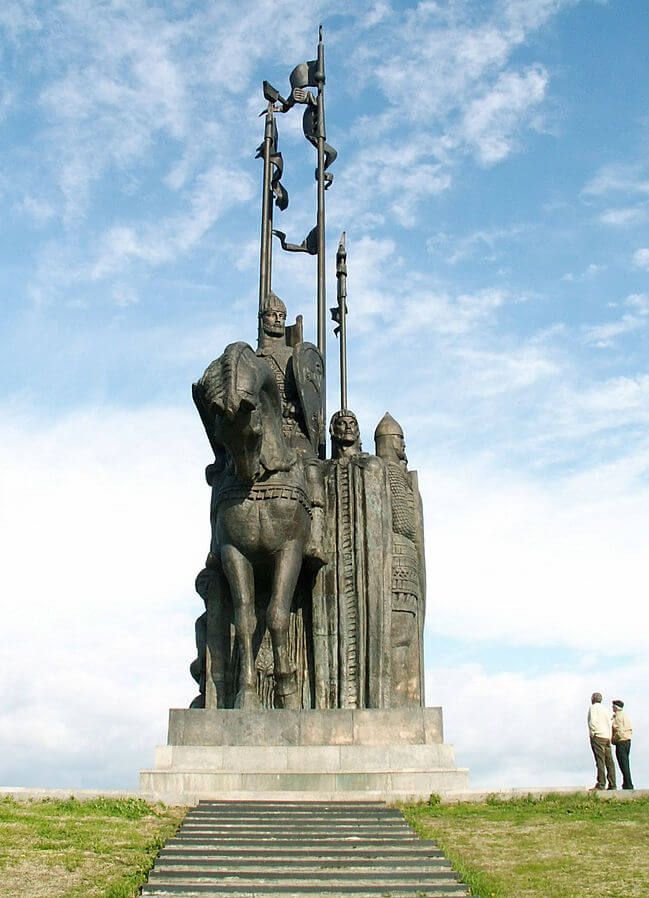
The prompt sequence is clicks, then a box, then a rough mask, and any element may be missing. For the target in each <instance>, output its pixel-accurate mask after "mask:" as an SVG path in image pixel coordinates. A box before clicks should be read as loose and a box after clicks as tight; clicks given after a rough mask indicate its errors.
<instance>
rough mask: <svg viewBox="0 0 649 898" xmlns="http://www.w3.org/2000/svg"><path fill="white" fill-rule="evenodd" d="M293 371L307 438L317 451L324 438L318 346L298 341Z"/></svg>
mask: <svg viewBox="0 0 649 898" xmlns="http://www.w3.org/2000/svg"><path fill="white" fill-rule="evenodd" d="M293 371H294V372H295V383H296V386H297V392H298V395H299V397H300V402H301V403H302V409H303V411H304V420H305V423H306V426H307V430H308V432H309V439H310V440H311V445H312V446H313V448H314V450H315V451H316V452H317V450H318V445H319V443H320V442H321V441H322V440H323V439H324V419H323V417H322V386H323V379H324V378H323V375H324V364H323V361H322V356H321V355H320V350H319V349H318V347H317V346H314V345H313V343H298V344H297V346H295V347H294V349H293Z"/></svg>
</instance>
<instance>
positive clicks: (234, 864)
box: [155, 855, 451, 873]
mask: <svg viewBox="0 0 649 898" xmlns="http://www.w3.org/2000/svg"><path fill="white" fill-rule="evenodd" d="M341 866H342V865H341V862H340V859H339V858H311V857H309V858H304V857H296V858H294V859H293V860H291V862H290V867H291V869H292V870H302V871H310V872H315V871H319V870H339V869H340V868H341ZM344 867H345V869H346V870H353V871H354V872H360V871H363V870H367V871H368V872H370V873H371V872H372V871H373V870H396V869H400V870H412V869H417V870H424V869H426V870H433V871H435V870H437V871H440V872H441V871H443V870H450V868H451V862H450V861H447V860H446V859H445V858H430V857H429V858H426V857H420V858H412V859H407V858H401V859H400V860H399V859H395V858H391V857H388V858H347V859H346V860H345V862H344ZM286 868H287V862H286V860H278V859H277V858H275V860H273V861H271V860H269V859H268V858H257V859H251V858H238V859H235V858H232V857H229V858H221V859H220V860H219V859H217V858H176V857H167V856H162V855H160V856H159V857H158V860H157V861H156V862H155V870H156V871H157V872H160V871H162V870H182V871H185V872H187V871H198V870H210V871H212V870H219V871H220V872H223V871H224V870H233V871H238V870H260V869H263V870H267V871H268V872H269V873H281V872H283V871H285V870H286Z"/></svg>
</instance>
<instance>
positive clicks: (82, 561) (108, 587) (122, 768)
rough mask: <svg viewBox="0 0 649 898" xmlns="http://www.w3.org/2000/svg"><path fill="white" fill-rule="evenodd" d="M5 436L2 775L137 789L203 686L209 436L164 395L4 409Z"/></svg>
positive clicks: (21, 781) (24, 781) (22, 781)
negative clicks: (175, 713)
mask: <svg viewBox="0 0 649 898" xmlns="http://www.w3.org/2000/svg"><path fill="white" fill-rule="evenodd" d="M2 437H3V439H2V446H3V448H2V471H3V474H2V481H3V484H2V491H3V508H2V517H1V518H0V524H1V527H0V529H1V531H2V540H3V545H4V547H5V553H6V554H5V555H4V559H5V560H4V563H3V566H2V567H3V570H2V580H3V587H2V592H3V595H4V596H5V597H6V598H7V601H6V602H5V604H4V608H3V633H4V640H5V643H4V645H5V647H4V650H3V653H2V662H1V663H2V673H3V675H2V677H0V682H1V683H2V686H1V687H0V690H1V695H0V709H1V710H0V741H2V743H3V745H4V749H3V761H2V767H3V775H2V777H0V778H1V779H3V780H4V782H5V783H6V782H7V778H9V779H10V780H11V781H12V782H13V783H15V784H18V785H47V786H56V785H61V786H67V785H69V786H73V785H77V786H78V785H85V786H94V787H97V786H102V785H103V786H114V787H122V788H133V787H135V786H136V783H137V780H136V777H137V772H138V768H139V767H143V766H148V765H149V764H150V762H151V760H152V750H153V746H154V744H155V743H156V742H160V741H161V739H162V737H163V735H164V729H165V725H166V714H167V709H168V707H169V706H170V705H172V706H173V705H181V706H183V705H185V706H186V705H187V704H188V703H189V701H190V700H191V698H192V697H193V695H194V694H195V690H194V684H193V681H192V680H191V678H190V677H189V674H188V669H187V665H188V663H189V662H190V661H191V660H192V657H193V655H192V652H193V620H194V619H195V617H197V616H198V614H200V613H201V602H200V599H199V598H198V596H196V595H195V594H194V591H193V579H194V576H195V574H196V573H197V571H198V570H199V569H200V567H201V565H202V561H203V556H204V554H205V552H206V550H207V548H208V542H209V525H208V502H209V497H208V489H207V487H206V486H205V483H204V480H203V477H202V468H203V465H204V464H205V463H206V462H207V461H209V447H208V444H207V441H206V440H204V439H203V437H202V434H201V432H200V426H199V423H198V422H197V420H195V416H193V415H192V414H191V410H190V409H189V408H187V410H186V411H185V412H183V413H178V412H176V411H175V410H173V409H167V408H164V407H162V408H150V409H146V410H143V411H139V412H132V413H128V412H119V411H116V410H114V409H110V408H108V409H107V408H101V409H91V410H88V411H87V412H81V413H77V414H74V415H71V416H69V417H68V418H67V419H62V420H60V421H59V422H58V423H57V424H54V425H50V426H45V427H36V426H33V425H30V424H26V423H23V422H22V421H21V420H20V419H16V418H12V417H11V416H7V415H5V418H4V423H3V433H2ZM26 659H31V660H30V661H27V660H26Z"/></svg>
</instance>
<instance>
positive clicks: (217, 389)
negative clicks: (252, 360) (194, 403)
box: [195, 342, 254, 415]
mask: <svg viewBox="0 0 649 898" xmlns="http://www.w3.org/2000/svg"><path fill="white" fill-rule="evenodd" d="M246 350H247V351H248V352H249V353H250V354H251V355H252V356H254V352H253V350H252V348H251V347H250V346H249V345H248V344H247V343H243V342H240V343H230V345H229V346H226V348H225V350H224V352H223V355H221V356H220V357H219V358H218V359H215V361H213V362H212V363H211V364H210V365H208V367H207V368H206V369H205V373H204V374H203V376H202V377H201V379H200V380H199V381H198V383H197V384H196V385H195V386H196V390H195V392H196V393H198V395H199V397H200V398H201V400H202V401H203V402H204V403H205V411H208V410H209V409H211V408H212V407H213V406H215V407H216V408H217V409H218V411H220V412H225V413H226V414H229V415H234V414H236V412H237V410H238V408H239V405H240V403H241V396H240V395H239V394H238V392H237V385H236V380H237V366H238V364H239V361H240V359H241V357H242V355H244V353H245V352H246Z"/></svg>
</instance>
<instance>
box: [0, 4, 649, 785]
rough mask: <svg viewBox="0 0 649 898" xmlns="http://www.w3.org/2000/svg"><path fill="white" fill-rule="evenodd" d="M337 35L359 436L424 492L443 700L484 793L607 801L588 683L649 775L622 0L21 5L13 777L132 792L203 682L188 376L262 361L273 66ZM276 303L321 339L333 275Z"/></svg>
mask: <svg viewBox="0 0 649 898" xmlns="http://www.w3.org/2000/svg"><path fill="white" fill-rule="evenodd" d="M320 21H322V22H323V25H324V30H325V43H326V58H327V75H328V84H327V124H328V139H329V141H330V142H331V143H332V144H333V145H334V146H335V147H336V148H337V149H338V151H339V157H338V159H337V160H336V162H335V163H334V166H333V167H332V171H333V173H334V175H335V180H334V183H333V185H332V187H331V189H330V190H329V191H328V194H327V199H328V255H329V261H328V277H329V287H328V289H329V296H330V297H331V298H332V299H333V296H334V289H335V285H334V264H333V263H334V254H335V246H336V243H337V238H338V235H339V233H340V231H341V230H343V229H345V230H346V232H347V247H348V264H349V278H348V288H349V300H348V304H349V308H350V318H349V355H350V358H349V368H350V379H349V397H350V404H351V406H352V407H353V408H354V409H355V410H356V412H357V414H358V417H359V420H360V424H361V430H362V433H363V438H364V444H365V448H366V449H369V448H371V445H372V434H373V430H374V427H375V425H376V423H377V421H378V420H379V418H380V417H381V416H382V414H383V412H384V411H385V410H386V408H387V409H389V410H390V412H391V413H392V414H393V415H394V416H395V417H396V418H397V419H398V420H400V421H401V423H402V424H403V426H404V429H405V431H406V439H407V443H408V453H409V457H410V460H411V465H412V466H413V467H415V468H417V469H418V470H419V472H420V481H421V487H422V493H423V496H424V503H425V513H426V525H427V532H426V538H427V558H428V582H429V594H428V625H427V627H428V634H427V643H428V648H429V652H428V660H427V683H428V687H427V689H428V691H427V699H428V703H429V704H439V703H442V704H443V705H444V711H445V719H446V731H447V738H448V739H449V741H451V742H453V743H454V744H455V745H456V750H457V756H458V761H459V762H460V763H461V764H464V765H467V766H469V767H471V769H472V782H473V783H474V784H475V785H476V786H479V785H486V786H489V787H490V788H491V787H494V786H497V785H498V784H500V785H502V786H504V787H506V786H512V785H570V784H575V785H577V784H582V785H590V784H591V778H592V772H591V769H590V768H591V759H590V757H589V750H588V746H587V743H586V741H585V736H584V716H585V712H586V707H587V700H588V696H589V695H590V693H591V692H592V691H593V690H594V689H598V690H600V691H602V692H603V693H604V696H605V700H607V701H608V700H610V699H612V698H615V697H623V698H624V699H626V700H627V703H628V708H629V713H630V716H631V717H632V719H633V720H634V722H635V723H636V728H637V731H638V732H637V738H636V740H635V742H634V753H635V757H636V762H635V763H636V766H637V769H638V775H637V776H636V779H637V780H638V781H639V783H640V784H641V783H642V774H641V770H642V767H643V765H644V769H646V768H647V765H648V764H649V740H647V737H646V733H647V731H649V717H648V716H647V711H646V701H645V697H644V696H645V692H646V686H647V681H648V679H649V678H648V674H649V669H648V665H647V661H646V657H647V637H646V632H647V630H648V629H649V615H648V613H647V602H646V599H647V576H646V567H647V565H646V559H647V537H648V535H649V479H648V474H649V438H648V436H647V433H648V427H647V426H648V424H649V367H648V363H647V358H648V353H647V343H648V340H647V335H648V333H649V286H648V284H647V277H648V273H649V154H648V147H649V115H648V113H647V107H646V84H647V76H648V72H647V57H646V47H647V45H648V43H649V17H648V16H647V14H646V8H645V7H644V4H642V3H640V2H631V0H609V2H608V3H606V2H597V0H581V2H579V0H488V2H487V0H485V2H468V0H440V2H437V3H435V2H422V3H419V4H416V3H405V2H402V3H400V2H393V3H389V2H387V0H385V2H383V0H376V2H370V0H368V2H363V0H361V2H354V3H351V2H335V0H334V2H328V3H326V4H325V3H317V2H311V3H307V4H306V5H305V6H304V7H301V8H300V11H299V13H298V12H297V11H296V9H295V7H294V5H292V4H289V3H288V2H273V3H271V2H263V0H251V2H249V3H247V4H246V5H245V7H240V6H234V5H227V6H226V5H224V4H206V3H186V2H183V3H179V2H178V3H175V2H169V3H155V4H154V3H150V2H149V3H144V2H129V3H121V2H116V0H115V2H109V0H107V2H103V3H101V4H99V3H96V2H90V0H75V2H72V0H60V2H48V3H44V2H41V3H39V2H27V0H24V2H18V0H16V2H6V3H4V4H3V6H2V10H0V28H2V30H3V39H2V48H3V49H2V51H1V55H0V65H1V69H0V117H1V118H2V132H3V141H2V145H1V150H0V151H1V153H2V159H1V165H0V202H1V203H2V207H3V214H2V216H1V217H0V232H1V234H2V240H1V242H0V252H1V253H2V265H0V295H1V297H2V304H1V309H2V319H3V328H2V338H1V339H2V352H1V353H0V390H1V392H0V405H1V408H2V413H3V414H2V419H1V420H2V423H1V424H0V428H1V431H2V432H1V434H0V436H1V440H0V445H1V446H2V449H1V450H0V451H1V452H2V475H1V476H2V484H3V516H4V521H3V530H4V536H3V543H4V545H5V546H6V547H7V550H8V551H7V562H6V563H5V564H3V565H2V573H1V574H0V576H1V577H2V579H3V586H2V595H3V597H4V602H3V604H6V607H5V608H4V609H3V616H4V627H5V634H6V635H5V643H6V646H7V650H6V651H5V652H3V658H2V660H1V661H0V665H2V668H3V670H2V677H1V685H0V741H2V742H3V743H4V748H3V765H4V770H1V769H0V780H3V781H4V782H5V783H6V784H8V785H12V784H13V785H52V786H89V787H90V786H102V785H106V786H112V787H132V786H133V785H134V784H135V781H136V780H135V775H136V773H137V770H139V769H140V768H141V767H144V766H147V765H148V764H149V763H150V761H151V758H152V747H153V745H154V744H155V743H156V742H162V741H164V738H165V735H164V727H165V715H166V709H167V708H168V707H169V706H176V705H177V706H182V705H186V704H187V703H188V702H189V700H190V699H191V698H192V696H193V684H192V682H191V680H190V678H189V675H188V672H187V665H188V663H189V661H190V660H191V658H192V657H193V655H192V652H193V644H192V643H193V635H192V634H193V621H194V618H195V617H196V616H197V615H198V614H199V613H200V602H199V600H198V598H197V597H196V596H195V595H194V594H193V587H192V584H193V579H194V576H195V573H196V572H197V571H198V570H199V568H200V566H201V564H202V560H203V557H204V554H205V550H206V547H207V542H208V526H207V518H208V494H207V488H206V487H205V486H204V483H203V479H202V470H203V467H204V465H205V464H206V463H207V462H208V461H209V453H208V445H207V442H206V440H205V438H204V435H203V434H202V433H201V428H200V422H199V421H198V416H197V415H196V414H195V412H194V411H193V408H192V404H191V397H190V384H191V382H192V380H195V379H196V378H197V376H199V375H200V374H201V373H202V371H203V369H204V368H205V367H206V365H207V364H208V363H209V361H211V359H213V358H214V357H216V356H217V355H218V354H219V353H220V352H221V350H222V348H223V347H224V346H225V344H226V343H228V342H230V341H231V340H233V339H246V340H248V341H250V342H252V341H253V339H254V335H255V328H256V319H255V310H256V302H257V300H256V296H257V273H258V233H259V187H260V178H261V165H260V163H259V161H258V160H255V159H254V152H255V148H256V146H257V145H258V143H259V141H260V139H261V122H260V119H259V118H258V113H259V112H260V110H261V109H262V107H263V101H262V99H261V81H262V80H263V79H264V78H267V79H269V80H270V81H271V82H272V83H274V84H275V86H276V87H278V88H279V89H280V90H284V91H286V90H287V89H288V74H289V72H290V71H291V69H292V68H293V66H294V65H296V64H297V63H298V62H300V61H303V60H304V59H308V58H312V57H313V53H314V49H315V40H316V36H317V25H318V23H319V22H320ZM279 134H280V149H282V151H283V153H284V160H285V177H284V184H285V185H286V187H287V188H288V190H289V193H290V196H291V203H290V206H289V208H288V210H287V211H286V212H284V213H277V216H276V222H277V225H278V226H280V227H282V229H283V230H286V231H287V233H288V234H289V236H290V238H291V239H294V240H296V241H297V242H299V241H300V240H301V239H302V237H303V236H304V235H305V234H306V232H307V231H308V230H309V229H310V227H311V226H312V224H313V217H314V208H313V205H314V185H313V181H312V171H313V166H314V152H313V149H312V148H311V147H310V146H309V145H308V144H307V143H306V141H305V140H304V138H303V136H302V134H301V126H300V118H299V114H298V113H297V112H293V113H292V114H290V115H287V116H284V117H280V120H279ZM273 286H274V289H275V290H276V292H278V293H279V294H280V295H281V296H282V297H283V298H284V300H285V302H286V303H287V305H288V307H289V313H290V314H292V315H295V314H297V313H300V312H301V313H303V314H304V315H305V325H306V330H307V337H309V338H311V339H313V338H314V336H315V334H314V288H315V278H314V261H313V259H311V258H307V257H303V256H282V255H281V254H280V253H279V252H278V251H276V254H275V259H274V273H273ZM328 351H329V354H330V363H331V365H330V380H329V386H330V396H329V408H330V410H332V411H333V409H334V408H335V407H336V395H337V384H336V379H335V376H334V372H335V370H336V365H335V361H336V359H335V353H336V351H337V347H336V344H335V340H334V338H333V336H331V335H330V339H329V344H328ZM614 693H615V694H614ZM539 706H541V707H539ZM549 712H551V715H552V720H553V722H554V724H556V726H557V728H558V729H559V730H560V731H561V732H562V733H563V734H565V739H564V740H562V741H557V746H556V747H555V748H553V749H548V746H547V738H546V737H545V734H544V733H543V732H538V728H537V726H536V721H537V719H538V715H539V714H540V713H542V714H543V715H546V714H547V713H549ZM494 730H497V732H498V733H499V734H501V735H500V737H496V738H495V739H494V740H493V745H491V746H490V748H489V750H488V751H485V749H484V734H485V732H489V733H493V732H494ZM532 734H534V735H532ZM566 746H568V748H566ZM567 756H569V757H570V762H569V763H568V762H567V761H566V757H567Z"/></svg>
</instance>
